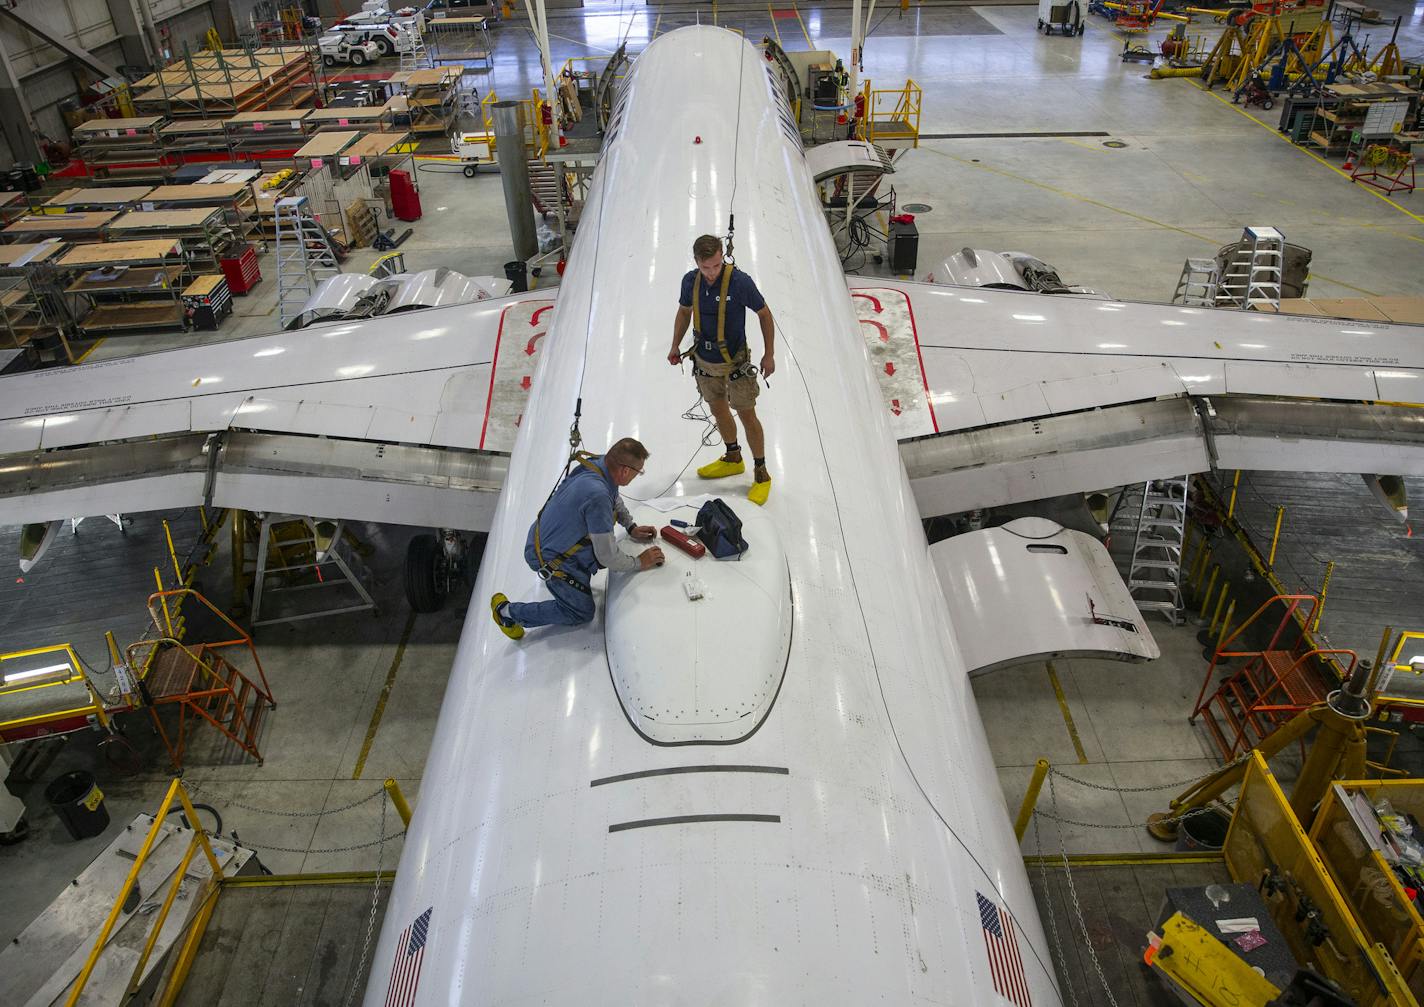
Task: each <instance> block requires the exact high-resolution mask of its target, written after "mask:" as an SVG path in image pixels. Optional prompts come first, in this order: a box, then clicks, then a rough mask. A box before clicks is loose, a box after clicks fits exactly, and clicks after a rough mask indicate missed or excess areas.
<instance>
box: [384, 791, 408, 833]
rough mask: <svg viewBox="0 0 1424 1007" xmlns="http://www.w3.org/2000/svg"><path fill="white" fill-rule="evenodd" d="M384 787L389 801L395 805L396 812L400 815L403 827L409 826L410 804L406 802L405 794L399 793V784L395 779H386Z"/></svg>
mask: <svg viewBox="0 0 1424 1007" xmlns="http://www.w3.org/2000/svg"><path fill="white" fill-rule="evenodd" d="M385 787H386V793H387V794H388V795H389V796H390V799H391V803H392V804H394V805H395V806H396V813H397V814H398V815H400V816H401V821H402V822H404V823H405V827H406V828H410V805H409V804H408V803H406V799H405V794H403V793H401V788H400V784H399V783H397V782H396V781H395V780H386V783H385Z"/></svg>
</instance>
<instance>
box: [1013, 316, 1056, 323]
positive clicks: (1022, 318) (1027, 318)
mask: <svg viewBox="0 0 1424 1007" xmlns="http://www.w3.org/2000/svg"><path fill="white" fill-rule="evenodd" d="M1014 318H1015V319H1017V320H1018V321H1020V322H1046V321H1048V319H1047V318H1045V317H1044V316H1042V315H1015V316H1014Z"/></svg>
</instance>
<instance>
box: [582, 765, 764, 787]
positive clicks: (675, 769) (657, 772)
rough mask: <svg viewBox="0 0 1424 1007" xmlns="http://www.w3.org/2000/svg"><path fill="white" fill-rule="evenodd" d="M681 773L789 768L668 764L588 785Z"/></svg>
mask: <svg viewBox="0 0 1424 1007" xmlns="http://www.w3.org/2000/svg"><path fill="white" fill-rule="evenodd" d="M681 773H772V774H774V775H777V776H789V775H791V770H789V769H787V768H786V767H785V766H669V767H668V768H666V769H644V770H641V771H639V772H637V773H621V774H619V775H618V776H604V777H600V778H599V779H597V780H590V781H589V784H588V785H589V786H590V787H601V786H603V785H604V784H605V783H626V782H628V781H629V780H645V779H648V778H649V777H653V776H677V775H679V774H681Z"/></svg>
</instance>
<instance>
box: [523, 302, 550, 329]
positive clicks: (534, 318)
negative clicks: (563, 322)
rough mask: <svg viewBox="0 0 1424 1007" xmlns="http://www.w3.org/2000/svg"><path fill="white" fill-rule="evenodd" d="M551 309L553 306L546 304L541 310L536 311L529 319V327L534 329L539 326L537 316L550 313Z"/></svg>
mask: <svg viewBox="0 0 1424 1007" xmlns="http://www.w3.org/2000/svg"><path fill="white" fill-rule="evenodd" d="M553 309H554V306H553V305H552V304H546V305H544V306H543V307H542V308H539V309H537V310H536V311H535V312H534V314H533V315H532V316H531V317H530V319H529V327H530V328H531V329H532V328H534V326H536V325H538V324H539V316H540V315H542V314H543V313H544V312H546V311H552V310H553Z"/></svg>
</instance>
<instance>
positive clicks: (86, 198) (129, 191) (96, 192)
mask: <svg viewBox="0 0 1424 1007" xmlns="http://www.w3.org/2000/svg"><path fill="white" fill-rule="evenodd" d="M151 188H152V186H148V185H113V186H109V187H108V188H97V187H84V188H77V189H65V190H64V191H63V192H61V193H60V194H59V195H57V196H54V197H52V198H50V199H47V200H45V204H44V205H45V206H123V205H125V204H126V203H136V202H138V201H139V200H140V199H142V198H143V197H144V196H146V195H148V190H149V189H151Z"/></svg>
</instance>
